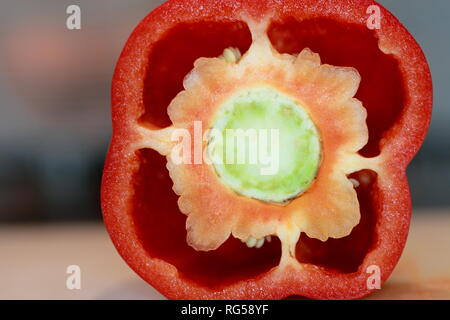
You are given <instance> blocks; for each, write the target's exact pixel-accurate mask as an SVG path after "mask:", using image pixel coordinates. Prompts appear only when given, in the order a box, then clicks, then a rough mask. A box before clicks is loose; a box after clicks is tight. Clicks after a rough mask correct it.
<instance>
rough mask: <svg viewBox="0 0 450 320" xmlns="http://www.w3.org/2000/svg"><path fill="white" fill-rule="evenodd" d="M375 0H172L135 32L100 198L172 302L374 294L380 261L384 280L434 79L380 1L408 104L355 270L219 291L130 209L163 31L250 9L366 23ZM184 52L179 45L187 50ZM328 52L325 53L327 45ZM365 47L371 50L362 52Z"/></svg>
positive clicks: (120, 82)
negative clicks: (159, 253)
mask: <svg viewBox="0 0 450 320" xmlns="http://www.w3.org/2000/svg"><path fill="white" fill-rule="evenodd" d="M373 4H376V3H375V2H374V1H371V0H360V1H356V0H355V1H352V0H339V1H337V0H330V1H322V2H321V5H318V4H317V1H316V0H285V1H275V0H259V1H251V0H171V1H168V2H166V3H164V4H163V5H161V6H160V7H158V8H156V9H155V10H154V11H152V12H151V13H150V14H149V15H148V16H147V17H146V18H145V19H144V20H143V21H142V22H141V23H140V24H139V25H138V27H137V28H136V29H135V30H134V31H133V33H132V35H131V36H130V38H129V40H128V42H127V44H126V46H125V48H124V49H123V52H122V54H121V56H120V58H119V61H118V63H117V66H116V70H115V74H114V78H113V83H112V120H113V136H112V141H111V144H110V148H109V151H108V155H107V159H106V164H105V168H104V173H103V181H102V190H101V202H102V211H103V217H104V222H105V225H106V227H107V230H108V232H109V234H110V236H111V239H112V241H113V243H114V245H115V247H116V248H117V250H118V252H119V253H120V255H121V256H122V258H123V259H124V260H125V261H126V262H127V263H128V264H129V266H130V267H131V268H132V269H133V270H134V271H135V272H137V273H138V274H139V275H140V276H141V277H142V278H143V279H144V280H145V281H147V282H148V283H149V284H151V285H152V286H153V287H155V288H156V289H157V290H158V291H160V292H161V293H162V294H164V295H165V296H166V297H168V298H171V299H282V298H285V297H287V296H290V295H302V296H306V297H309V298H314V299H356V298H360V297H363V296H365V295H367V294H369V293H370V292H371V291H373V289H368V288H367V285H366V281H367V278H368V274H367V273H366V270H367V267H368V266H370V265H378V266H379V267H380V268H381V270H382V272H381V281H382V282H384V281H385V280H386V279H387V278H388V277H389V275H390V274H391V272H392V270H393V269H394V267H395V265H396V263H397V261H398V259H399V258H400V255H401V253H402V250H403V247H404V245H405V242H406V238H407V234H408V229H409V222H410V215H411V199H410V193H409V187H408V182H407V179H406V174H405V171H406V167H407V165H408V164H409V162H410V161H411V159H412V158H413V156H414V155H415V154H416V152H417V151H418V149H419V147H420V145H421V144H422V142H423V140H424V137H425V134H426V131H427V129H428V125H429V121H430V118H431V107H432V84H431V75H430V72H429V68H428V65H427V62H426V59H425V57H424V55H423V53H422V51H421V49H420V47H419V45H418V44H417V43H416V41H415V40H414V39H413V37H412V36H411V35H410V34H409V32H408V31H407V30H406V29H405V28H404V27H403V26H402V25H401V23H400V22H399V21H398V20H397V19H396V18H395V17H394V16H393V15H392V14H390V13H389V12H388V11H387V10H386V9H384V8H383V7H381V6H379V7H380V8H381V13H382V23H383V24H382V28H381V29H380V30H374V32H375V34H376V35H377V37H378V39H379V41H380V43H383V45H384V47H386V48H391V49H392V50H391V51H392V52H395V54H394V56H395V58H396V59H397V60H398V62H399V69H400V71H401V74H402V77H403V87H404V97H405V99H404V106H403V109H402V112H401V114H400V116H399V117H398V119H396V121H395V123H394V124H393V126H392V128H391V129H390V130H389V131H387V132H386V133H385V135H384V138H383V139H382V140H381V142H380V148H381V149H382V153H383V155H384V170H385V172H386V173H387V174H385V175H383V179H379V180H378V181H377V196H376V197H374V199H373V201H374V203H375V205H374V207H375V209H376V211H377V214H376V217H377V221H376V224H375V231H374V232H375V234H376V240H375V241H374V244H373V246H372V248H371V249H370V250H369V252H368V253H367V255H366V257H365V258H364V260H363V262H362V264H361V265H360V266H359V268H358V270H357V271H356V272H352V273H341V272H338V271H329V272H324V271H323V270H322V269H320V268H316V267H314V266H311V265H305V267H304V268H303V270H302V271H301V272H299V271H297V270H294V269H293V270H285V271H286V272H283V273H282V274H280V273H278V274H276V273H275V272H273V271H271V270H269V271H267V272H265V273H263V274H261V275H259V276H258V277H257V278H254V279H248V280H247V281H237V282H234V283H232V284H225V285H224V286H222V287H221V288H220V289H218V290H214V289H211V288H208V287H205V286H202V285H200V284H198V283H196V282H194V281H190V280H189V279H186V278H185V277H181V276H180V275H179V274H178V272H177V270H176V267H175V266H174V265H172V264H170V263H169V262H166V261H164V260H162V259H159V258H157V257H152V256H151V255H150V254H149V253H148V252H147V251H146V249H145V247H144V246H143V245H142V243H141V241H140V239H139V237H138V234H137V232H136V225H135V221H134V220H133V218H132V215H131V213H130V210H131V209H130V198H131V197H132V195H133V183H132V179H133V174H134V173H135V172H136V169H137V167H138V159H137V156H136V154H135V153H134V150H133V149H130V145H133V142H135V141H136V139H137V137H138V134H137V132H136V123H137V119H138V118H139V117H140V116H141V115H142V113H143V106H142V92H143V90H144V81H143V78H144V77H145V72H146V66H147V63H148V61H147V59H148V55H149V52H150V51H151V50H152V47H153V45H154V44H155V43H156V42H157V41H158V40H159V39H160V38H161V37H162V36H163V34H164V33H165V32H166V31H167V30H169V29H171V28H172V27H173V26H175V25H176V24H177V23H179V22H182V21H190V22H195V21H204V20H207V21H234V20H236V19H239V17H240V14H242V13H245V14H247V15H249V16H252V17H253V18H255V19H261V18H262V17H264V16H265V15H266V14H267V13H268V12H274V13H275V16H279V17H288V16H290V17H294V18H295V19H298V20H304V19H310V18H318V17H319V18H329V19H333V20H336V21H343V22H345V23H351V24H359V25H362V24H365V23H366V21H367V18H368V14H367V13H366V9H367V8H368V7H369V6H370V5H373ZM181 50H182V49H180V51H181ZM319 53H320V52H319ZM362 54H363V53H362Z"/></svg>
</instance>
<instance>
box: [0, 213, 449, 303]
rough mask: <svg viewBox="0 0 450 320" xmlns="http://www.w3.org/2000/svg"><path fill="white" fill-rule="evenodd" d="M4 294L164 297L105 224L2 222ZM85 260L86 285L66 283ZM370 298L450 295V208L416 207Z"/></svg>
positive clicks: (0, 293) (0, 290) (0, 295)
mask: <svg viewBox="0 0 450 320" xmlns="http://www.w3.org/2000/svg"><path fill="white" fill-rule="evenodd" d="M0 257H1V258H0V259H1V260H0V261H1V262H0V299H163V298H164V297H163V296H162V295H160V294H159V293H158V292H157V291H156V290H154V289H153V288H152V287H150V286H149V285H147V284H146V283H145V282H144V281H143V280H141V279H140V278H139V277H138V276H137V275H136V274H135V273H134V272H133V271H132V270H131V269H130V268H129V267H128V266H127V265H126V264H125V262H123V260H122V259H121V258H120V257H119V255H118V254H117V252H116V250H115V249H114V247H113V245H112V243H111V241H110V240H109V237H108V235H107V233H106V231H105V230H104V227H103V225H101V224H84V225H80V224H71V225H68V224H65V225H44V226H2V227H0ZM73 264H76V265H79V266H80V267H81V274H82V282H81V283H82V287H81V290H68V289H67V288H66V279H67V276H68V275H67V274H66V268H67V266H69V265H73ZM366 299H450V211H447V212H445V211H442V212H416V213H415V214H414V218H413V220H412V223H411V231H410V236H409V238H408V243H407V246H406V249H405V251H404V254H403V256H402V258H401V260H400V262H399V264H398V266H397V268H396V269H395V271H394V273H393V274H392V276H391V277H390V279H389V280H388V281H387V282H386V283H385V284H384V285H383V287H382V289H381V290H379V291H376V292H374V293H373V294H372V295H370V296H369V297H367V298H366Z"/></svg>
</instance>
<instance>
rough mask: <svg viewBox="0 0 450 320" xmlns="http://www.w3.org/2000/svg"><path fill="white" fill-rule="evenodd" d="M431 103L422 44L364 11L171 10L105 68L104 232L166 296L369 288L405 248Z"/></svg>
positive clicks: (251, 4)
mask: <svg viewBox="0 0 450 320" xmlns="http://www.w3.org/2000/svg"><path fill="white" fill-rule="evenodd" d="M374 6H376V8H378V10H379V17H375V19H379V25H377V27H376V28H372V27H368V19H374V17H373V16H370V15H369V14H368V12H369V11H370V10H369V11H368V8H374ZM374 12H375V13H376V12H378V11H377V10H375V11H374ZM431 106H432V85H431V76H430V72H429V69H428V65H427V63H426V60H425V57H424V55H423V53H422V51H421V49H420V47H419V45H418V44H417V43H416V41H415V40H414V39H413V38H412V36H411V35H410V34H409V33H408V31H407V30H406V29H405V28H404V27H403V26H402V25H401V23H400V22H399V21H398V20H397V19H396V18H395V17H394V16H393V15H392V14H391V13H389V12H388V11H387V10H386V9H384V8H383V7H381V6H380V5H378V4H377V3H375V2H374V1H369V0H367V1H366V0H361V1H357V0H353V1H350V0H339V1H338V0H330V1H322V2H321V5H320V6H319V5H318V4H317V1H315V0H286V1H274V0H261V1H250V0H220V1H218V0H171V1H168V2H166V3H164V4H163V5H161V6H159V7H158V8H156V9H155V10H154V11H152V12H151V13H150V14H149V15H148V16H147V17H146V18H145V19H144V20H143V21H142V22H141V23H140V24H139V25H138V27H137V28H136V29H135V30H134V32H133V33H132V35H131V36H130V38H129V40H128V42H127V44H126V45H125V48H124V49H123V52H122V54H121V56H120V58H119V61H118V63H117V66H116V70H115V74H114V78H113V87H112V118H113V137H112V141H111V145H110V148H109V151H108V156H107V160H106V164H105V169H104V175H103V183H102V195H101V196H102V210H103V216H104V221H105V224H106V226H107V229H108V232H109V234H110V236H111V239H112V241H113V242H114V245H115V246H116V248H117V250H118V251H119V253H120V254H121V256H122V257H123V258H124V260H125V261H126V262H127V263H128V264H129V265H130V267H131V268H132V269H133V270H134V271H136V272H137V273H138V274H139V275H140V276H141V277H142V278H143V279H144V280H145V281H147V282H148V283H150V284H151V285H152V286H154V287H155V288H156V289H158V290H159V291H160V292H161V293H162V294H164V295H165V296H167V297H169V298H174V299H281V298H286V297H289V296H292V295H300V296H305V297H309V298H316V299H354V298H359V297H362V296H365V295H367V294H369V293H370V292H371V291H373V290H375V289H376V288H378V287H379V284H382V283H383V282H384V281H385V280H386V279H387V278H388V277H389V275H390V274H391V272H392V270H393V268H394V267H395V265H396V263H397V261H398V259H399V257H400V254H401V252H402V250H403V247H404V245H405V242H406V237H407V233H408V228H409V221H410V213H411V200H410V194H409V188H408V182H407V179H406V173H405V171H406V167H407V165H408V163H409V162H410V160H411V159H412V157H413V156H414V154H415V153H416V152H417V150H418V148H419V147H420V145H421V143H422V141H423V139H424V137H425V134H426V131H427V129H428V125H429V121H430V117H431ZM236 132H238V133H239V132H240V133H244V138H245V139H243V140H239V137H238V136H236ZM230 133H233V135H230ZM236 139H237V140H236ZM246 139H247V140H246ZM236 141H238V142H236ZM239 141H241V142H242V143H241V144H239ZM245 141H250V143H248V144H245V143H244V142H245ZM267 141H269V142H270V143H268V142H267ZM235 142H236V143H235ZM267 143H268V144H267ZM239 156H242V158H239ZM253 156H254V158H253ZM258 156H260V157H261V159H262V160H261V159H259V158H258ZM249 159H253V160H254V161H253V162H252V161H249ZM233 160H234V161H233ZM240 160H242V161H240ZM259 160H261V161H260V162H258V161H259Z"/></svg>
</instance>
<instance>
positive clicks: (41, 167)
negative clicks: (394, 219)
mask: <svg viewBox="0 0 450 320" xmlns="http://www.w3.org/2000/svg"><path fill="white" fill-rule="evenodd" d="M161 2H163V1H155V0H128V1H122V0H96V1H92V0H91V1H89V0H82V1H74V0H72V1H61V0H40V1H31V0H14V1H13V0H9V1H8V0H2V1H1V2H0V30H1V31H0V105H1V108H0V150H1V152H0V223H13V222H14V223H19V222H21V223H22V222H52V221H62V220H65V221H67V220H70V221H72V220H90V219H100V218H101V212H100V204H99V187H100V179H101V174H102V166H103V161H104V158H105V154H106V151H107V147H108V143H109V138H110V135H111V124H110V84H111V78H112V73H113V70H114V65H115V62H116V60H117V58H118V56H119V54H120V51H121V48H122V46H123V44H124V43H125V41H126V39H127V37H128V35H129V34H130V32H131V31H132V30H133V29H134V27H135V26H136V24H137V23H138V21H140V20H141V19H142V18H143V17H144V16H145V15H146V14H147V13H148V12H149V11H150V10H152V9H153V8H154V7H156V6H157V5H158V4H160V3H161ZM379 2H380V3H381V4H382V5H384V6H385V7H387V8H388V10H390V11H391V12H393V13H394V14H395V15H396V16H397V17H398V18H399V19H400V20H401V21H402V22H403V24H404V25H405V26H406V27H407V28H408V29H409V31H410V32H411V33H412V34H413V35H414V37H415V38H416V40H417V41H418V42H419V43H420V44H421V45H422V48H423V49H424V51H425V54H426V56H427V58H428V61H429V63H430V67H431V70H432V74H433V80H434V90H435V102H434V115H433V121H432V125H431V129H430V131H429V134H428V137H427V140H426V142H425V144H424V146H423V148H422V149H421V151H420V152H419V154H418V156H417V157H416V158H415V159H414V160H413V162H412V164H411V166H410V167H409V169H408V176H409V179H410V185H411V190H412V194H413V205H414V207H415V208H423V207H426V208H436V209H438V208H448V207H450V125H449V124H448V122H449V120H450V105H449V104H450V90H448V85H449V83H450V61H448V59H449V58H448V57H449V56H450V41H449V38H448V31H449V30H450V1H448V0H433V1H425V0H380V1H379ZM71 4H77V5H79V6H80V7H81V10H82V12H81V13H82V15H81V18H82V20H81V21H82V22H81V23H82V26H81V27H82V28H81V30H68V29H67V28H66V19H67V14H66V13H65V12H66V8H67V7H68V6H69V5H71ZM124 12H126V15H125V14H123V13H124Z"/></svg>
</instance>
